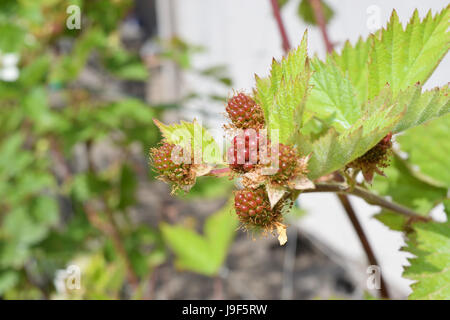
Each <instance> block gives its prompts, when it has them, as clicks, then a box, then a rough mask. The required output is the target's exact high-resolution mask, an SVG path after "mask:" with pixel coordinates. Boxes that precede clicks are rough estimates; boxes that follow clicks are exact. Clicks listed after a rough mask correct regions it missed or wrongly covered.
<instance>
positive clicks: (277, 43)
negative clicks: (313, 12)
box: [173, 0, 450, 294]
mask: <svg viewBox="0 0 450 320" xmlns="http://www.w3.org/2000/svg"><path fill="white" fill-rule="evenodd" d="M173 1H174V4H175V8H176V15H175V16H176V26H177V33H178V34H179V35H180V36H181V37H182V38H184V39H186V40H187V41H188V42H191V43H195V44H200V45H204V46H205V47H206V48H208V52H207V53H206V54H203V55H200V56H197V57H196V58H195V60H194V63H195V65H196V66H197V67H208V66H211V65H214V64H225V65H228V66H229V73H230V75H231V77H232V79H233V81H234V88H235V89H237V90H241V89H242V90H245V91H247V92H250V90H251V88H252V87H253V85H254V74H255V73H256V74H258V75H261V76H264V75H266V74H267V73H268V71H269V68H270V63H271V60H272V57H275V58H276V59H279V58H280V57H281V56H282V49H281V40H280V37H279V34H278V29H277V26H276V24H275V21H274V19H273V16H272V11H271V7H270V1H269V0H173ZM297 3H298V1H295V0H291V1H290V3H288V4H287V5H286V7H285V8H284V9H283V12H282V16H283V18H284V19H285V21H286V25H287V31H288V34H289V37H290V40H291V42H292V45H297V44H298V43H299V42H300V40H301V37H302V35H303V32H304V31H305V29H306V25H305V24H304V23H302V22H301V21H300V20H299V19H298V18H297V16H296V8H297ZM328 3H329V4H330V5H331V6H332V7H333V9H334V10H335V12H336V16H335V18H334V19H333V20H332V22H331V24H330V25H329V34H330V38H331V39H332V41H333V42H335V43H336V47H337V48H340V47H341V45H342V44H343V43H344V41H345V40H346V39H349V40H350V41H351V42H352V43H354V42H355V41H356V40H357V39H358V37H359V36H360V35H362V36H363V37H366V36H367V35H368V34H369V32H370V31H369V29H368V28H367V26H366V21H367V18H368V15H367V13H366V10H367V8H368V7H370V6H371V5H376V6H378V7H379V8H380V9H381V11H380V13H381V21H382V25H385V23H386V22H387V20H388V19H389V17H390V14H391V11H392V9H393V8H395V9H396V10H397V13H398V14H399V17H400V19H401V21H402V22H404V23H406V21H407V20H408V19H409V17H410V16H411V15H412V12H413V10H414V8H418V9H419V13H420V16H421V17H423V16H424V15H425V14H426V12H427V11H428V9H432V10H433V12H437V11H439V10H441V9H442V8H444V7H445V6H446V5H447V4H448V1H447V0H427V1H423V0H408V1H400V0H389V1H388V0H384V1H383V0H378V1H377V0H328ZM309 29H310V30H309V42H308V43H309V52H310V54H311V55H312V54H315V53H318V54H319V56H321V57H323V56H324V51H325V48H324V45H323V42H322V38H321V34H320V32H319V30H318V29H317V28H309ZM449 68H450V58H449V57H448V56H447V57H446V58H445V59H444V61H442V63H441V65H440V66H439V68H438V69H437V70H436V72H435V73H434V75H433V76H432V78H431V79H430V80H429V81H428V83H427V87H433V86H437V85H443V84H445V83H447V82H448V80H449V79H448V70H449ZM185 80H186V81H185V84H186V86H187V87H191V88H196V90H197V91H199V90H203V91H205V92H208V91H211V90H216V91H217V90H219V91H220V92H222V93H225V94H230V92H226V91H225V92H223V90H220V88H218V87H216V86H214V85H212V84H210V83H209V82H207V81H206V82H205V81H201V80H200V79H198V78H196V77H193V76H192V75H186V76H185ZM193 107H197V108H203V109H205V110H210V111H211V110H213V112H215V113H216V114H217V117H216V118H215V119H209V120H208V119H204V120H205V121H206V120H208V121H206V122H208V123H209V124H210V126H212V127H214V128H219V127H220V125H221V122H222V120H223V119H222V118H221V117H220V115H221V114H223V113H224V109H223V105H220V104H211V103H206V102H205V101H199V102H197V103H195V104H193ZM214 108H215V109H214ZM186 115H187V116H188V117H191V118H193V117H194V116H196V113H194V112H192V113H191V112H189V113H186ZM197 117H199V115H198V114H197ZM200 118H201V117H200ZM352 202H353V204H354V205H355V207H356V209H357V212H358V216H359V218H360V220H361V222H362V224H363V227H364V229H365V230H366V231H367V233H368V237H369V239H370V241H371V242H372V244H373V245H374V249H375V253H376V255H377V257H378V259H379V260H380V262H381V267H382V272H383V274H384V275H385V277H386V280H387V282H388V284H389V285H391V286H395V287H396V288H397V290H399V291H400V292H401V293H403V294H407V293H409V290H410V289H409V283H410V282H409V281H408V280H405V279H402V278H401V273H402V265H403V264H405V263H406V254H405V253H401V252H399V251H398V249H399V248H400V247H401V246H402V245H403V239H402V236H401V234H400V233H397V232H393V231H389V230H388V229H387V228H386V227H385V226H384V225H382V224H381V223H379V222H378V221H376V220H374V219H371V216H372V215H373V214H374V213H375V212H377V208H376V207H373V206H369V205H367V204H366V203H365V202H363V201H361V200H359V199H354V198H352ZM301 204H302V206H303V207H305V208H307V209H308V212H309V214H308V216H307V217H305V218H304V219H302V221H301V222H300V224H301V226H302V228H305V229H307V230H309V231H311V232H313V233H314V234H315V235H316V236H317V237H319V238H321V239H322V240H323V241H325V242H326V243H327V244H329V245H330V246H331V247H333V248H335V249H336V250H338V251H339V252H340V253H342V254H344V255H346V256H347V257H349V258H350V259H353V260H354V261H356V262H357V263H360V264H361V265H364V264H365V255H364V252H363V251H362V248H361V246H360V244H359V241H358V239H357V236H356V234H355V232H354V231H353V229H352V227H351V225H350V223H349V221H348V219H347V217H346V215H345V213H344V212H343V211H342V210H341V209H340V206H339V204H338V202H337V200H336V198H335V197H334V196H333V195H324V194H321V195H319V194H314V195H313V194H310V195H302V196H301Z"/></svg>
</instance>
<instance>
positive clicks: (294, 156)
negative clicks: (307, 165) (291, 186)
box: [269, 143, 305, 185]
mask: <svg viewBox="0 0 450 320" xmlns="http://www.w3.org/2000/svg"><path fill="white" fill-rule="evenodd" d="M299 158H300V156H299V155H298V153H297V150H296V149H295V147H292V146H289V145H284V144H281V143H280V144H279V145H278V171H277V172H276V173H275V174H273V175H271V176H269V179H270V181H271V182H272V183H275V184H279V185H286V183H287V182H288V181H289V180H290V179H291V178H293V177H294V176H295V175H300V174H304V173H305V172H300V171H302V170H301V169H302V168H300V167H299V165H298V159H299Z"/></svg>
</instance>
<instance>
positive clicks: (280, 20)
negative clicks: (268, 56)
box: [271, 0, 291, 52]
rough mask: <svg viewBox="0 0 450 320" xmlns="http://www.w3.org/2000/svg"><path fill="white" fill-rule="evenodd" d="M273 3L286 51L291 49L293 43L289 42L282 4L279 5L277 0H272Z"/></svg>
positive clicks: (274, 13)
mask: <svg viewBox="0 0 450 320" xmlns="http://www.w3.org/2000/svg"><path fill="white" fill-rule="evenodd" d="M271 3H272V11H273V15H274V16H275V20H276V21H277V25H278V29H279V30H280V34H281V39H282V41H283V50H284V52H288V51H289V50H290V49H291V44H290V42H289V38H288V36H287V33H286V28H285V27H284V23H283V20H282V19H281V13H280V6H279V5H278V1H277V0H271Z"/></svg>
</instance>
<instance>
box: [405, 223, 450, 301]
mask: <svg viewBox="0 0 450 320" xmlns="http://www.w3.org/2000/svg"><path fill="white" fill-rule="evenodd" d="M413 228H414V232H413V233H412V234H410V235H409V241H408V243H407V247H406V248H405V250H406V251H408V252H410V253H412V254H414V255H415V256H416V257H415V258H412V259H409V262H410V263H411V265H410V266H408V267H407V268H406V270H405V272H404V273H403V275H404V276H405V277H406V278H409V279H412V280H415V281H416V282H415V283H414V284H413V285H412V286H411V287H412V289H413V292H412V293H411V295H410V296H409V298H410V299H421V300H422V299H427V300H428V299H432V300H448V299H450V286H449V285H448V284H449V282H450V269H449V265H450V222H446V223H435V222H433V223H418V224H415V225H414V227H413Z"/></svg>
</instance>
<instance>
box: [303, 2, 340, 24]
mask: <svg viewBox="0 0 450 320" xmlns="http://www.w3.org/2000/svg"><path fill="white" fill-rule="evenodd" d="M319 2H320V5H321V6H322V11H323V14H324V18H325V22H326V23H328V22H329V21H330V20H331V19H332V18H333V16H334V11H333V9H331V8H330V6H329V5H328V4H327V3H326V2H325V1H322V0H320V1H319ZM297 12H298V15H299V17H300V18H302V20H303V21H305V22H306V23H309V24H312V25H316V24H317V21H316V16H315V15H314V9H313V8H312V6H311V2H310V1H309V0H301V1H300V3H299V4H298V9H297Z"/></svg>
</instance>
